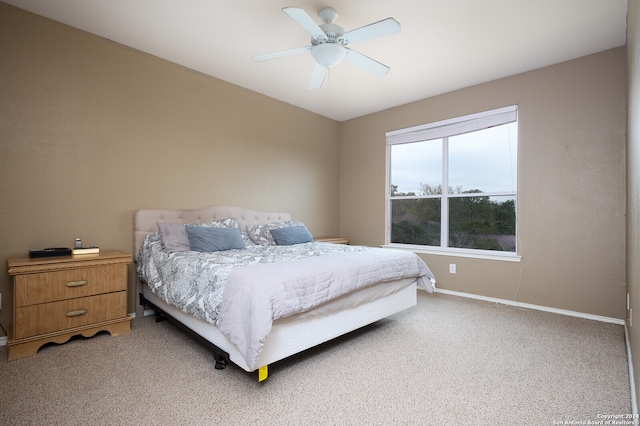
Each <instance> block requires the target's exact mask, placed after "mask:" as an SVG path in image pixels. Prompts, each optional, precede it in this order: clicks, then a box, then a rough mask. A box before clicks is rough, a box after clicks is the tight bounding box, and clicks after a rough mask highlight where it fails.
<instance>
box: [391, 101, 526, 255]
mask: <svg viewBox="0 0 640 426" xmlns="http://www.w3.org/2000/svg"><path fill="white" fill-rule="evenodd" d="M517 126H518V123H517V107H516V106H511V107H506V108H500V109H497V110H492V111H486V112H482V113H478V114H473V115H469V116H464V117H459V118H455V119H450V120H445V121H440V122H437V123H431V124H427V125H424V126H418V127H412V128H409V129H402V130H397V131H394V132H389V133H387V163H388V173H387V176H388V181H387V224H388V226H387V237H386V239H387V244H391V245H410V246H413V247H412V248H414V249H415V248H416V247H415V246H420V247H422V248H437V249H438V250H439V251H447V252H449V253H455V252H460V253H462V252H464V253H472V254H473V253H475V254H481V253H492V254H498V253H499V254H501V255H507V256H508V255H516V203H517V135H518V127H517Z"/></svg>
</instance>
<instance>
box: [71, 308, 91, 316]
mask: <svg viewBox="0 0 640 426" xmlns="http://www.w3.org/2000/svg"><path fill="white" fill-rule="evenodd" d="M86 313H87V310H86V309H78V310H77V311H69V312H67V316H68V317H79V316H80V315H84V314H86Z"/></svg>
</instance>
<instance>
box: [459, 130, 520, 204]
mask: <svg viewBox="0 0 640 426" xmlns="http://www.w3.org/2000/svg"><path fill="white" fill-rule="evenodd" d="M517 134H518V128H517V123H510V124H504V125H501V126H496V127H491V128H489V129H484V130H479V131H477V132H471V133H465V134H463V135H458V136H452V137H450V138H449V187H450V188H452V191H453V192H454V193H460V192H467V191H473V190H479V191H481V192H514V193H515V192H516V187H517V186H516V177H517V170H516V158H517V151H516V150H517V148H516V147H517Z"/></svg>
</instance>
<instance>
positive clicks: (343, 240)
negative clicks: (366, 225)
mask: <svg viewBox="0 0 640 426" xmlns="http://www.w3.org/2000/svg"><path fill="white" fill-rule="evenodd" d="M313 240H314V241H317V242H319V243H331V244H349V239H348V238H342V237H317V238H314V239H313Z"/></svg>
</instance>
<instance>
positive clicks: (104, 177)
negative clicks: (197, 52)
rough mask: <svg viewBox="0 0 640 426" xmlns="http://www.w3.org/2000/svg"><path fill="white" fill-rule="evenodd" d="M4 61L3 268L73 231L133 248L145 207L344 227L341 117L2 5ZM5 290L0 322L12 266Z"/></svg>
mask: <svg viewBox="0 0 640 426" xmlns="http://www.w3.org/2000/svg"><path fill="white" fill-rule="evenodd" d="M0 58H2V59H1V60H0V144H1V147H2V149H1V154H0V199H1V201H0V202H1V206H2V208H1V209H0V241H1V244H0V264H2V265H5V266H4V268H6V259H7V257H12V256H26V255H28V250H29V249H35V248H45V247H71V245H72V244H73V241H74V239H75V238H76V237H80V238H82V240H83V241H84V242H85V243H86V244H95V245H99V246H100V247H101V248H105V249H107V248H110V249H121V250H126V251H128V252H131V251H132V245H133V240H132V220H133V212H134V211H135V210H136V209H139V208H145V207H146V208H150V207H159V208H160V207H164V208H191V207H204V206H208V205H216V204H225V205H239V206H242V207H246V208H252V209H256V210H267V211H281V212H290V213H292V214H293V216H294V217H295V218H298V219H301V220H302V221H304V222H305V223H306V224H307V226H308V227H309V228H310V230H311V231H312V232H313V233H315V234H316V235H318V234H336V233H337V232H338V220H339V208H338V203H339V197H338V192H339V189H340V188H339V145H338V143H339V125H338V123H337V122H335V121H333V120H329V119H327V118H323V117H321V116H319V115H316V114H313V113H310V112H307V111H304V110H302V109H299V108H295V107H292V106H291V105H288V104H284V103H282V102H279V101H276V100H273V99H271V98H267V97H265V96H262V95H258V94H256V93H253V92H250V91H247V90H245V89H242V88H239V87H237V86H233V85H231V84H228V83H225V82H222V81H220V80H217V79H214V78H211V77H207V76H204V75H202V74H199V73H197V72H194V71H191V70H188V69H186V68H183V67H180V66H177V65H175V64H173V63H169V62H167V61H163V60H160V59H158V58H155V57H153V56H150V55H147V54H143V53H140V52H138V51H135V50H133V49H129V48H126V47H123V46H121V45H118V44H116V43H113V42H110V41H107V40H104V39H102V38H100V37H96V36H93V35H90V34H87V33H84V32H82V31H79V30H76V29H73V28H70V27H67V26H65V25H62V24H59V23H56V22H53V21H50V20H47V19H44V18H41V17H38V16H36V15H32V14H29V13H27V12H23V11H21V10H19V9H16V8H13V7H11V6H8V5H6V4H4V3H0ZM5 271H6V269H5ZM130 272H131V273H130V276H131V278H130V288H132V286H133V280H132V277H133V268H131V269H130ZM0 293H2V296H3V297H2V310H1V311H0V323H1V324H2V325H3V326H4V327H5V328H6V327H7V326H9V324H10V323H11V308H12V303H11V297H12V293H11V291H10V280H9V276H8V274H7V273H6V272H5V273H3V274H2V273H0ZM130 296H131V297H130V303H129V311H130V312H131V311H133V302H132V300H133V294H131V295H130Z"/></svg>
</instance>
